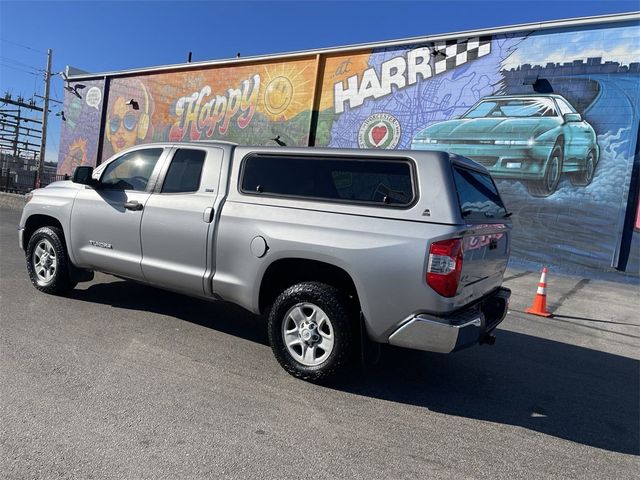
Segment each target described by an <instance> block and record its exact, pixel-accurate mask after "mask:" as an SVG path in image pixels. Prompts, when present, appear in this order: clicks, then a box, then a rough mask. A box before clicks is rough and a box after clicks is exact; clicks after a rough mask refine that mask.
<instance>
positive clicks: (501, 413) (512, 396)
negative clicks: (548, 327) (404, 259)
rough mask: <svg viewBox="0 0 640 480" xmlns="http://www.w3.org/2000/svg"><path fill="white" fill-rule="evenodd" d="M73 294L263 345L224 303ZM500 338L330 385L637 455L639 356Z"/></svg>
mask: <svg viewBox="0 0 640 480" xmlns="http://www.w3.org/2000/svg"><path fill="white" fill-rule="evenodd" d="M70 297H72V298H75V299H77V300H81V301H86V302H95V303H102V304H107V305H113V306H115V307H120V308H126V309H133V310H142V311H149V312H156V313H159V314H162V315H169V316H172V317H175V318H180V319H183V320H187V321H189V322H192V323H195V324H198V325H202V326H205V327H209V328H212V329H215V330H217V331H221V332H224V333H228V334H231V335H235V336H238V337H242V338H244V339H248V340H251V341H254V342H257V343H260V344H262V345H267V344H268V340H267V333H266V322H264V321H263V320H262V319H260V318H259V317H256V316H254V315H252V314H250V313H248V312H246V311H244V310H243V309H241V308H239V307H235V306H233V305H230V304H227V303H223V302H219V303H211V302H207V301H204V300H197V299H192V298H189V297H185V296H182V295H179V294H175V293H170V292H165V291H162V290H158V289H155V288H152V287H147V286H144V285H139V284H136V283H133V282H124V281H122V282H117V281H116V282H111V283H104V284H94V285H91V286H90V287H89V288H88V289H86V290H74V291H73V292H72V293H71V294H70ZM497 337H498V339H497V342H496V345H495V346H493V347H486V346H482V347H473V348H471V349H468V350H465V351H462V352H458V353H455V354H453V355H439V354H431V353H426V352H419V351H414V350H406V349H400V348H394V347H388V346H387V347H386V348H384V349H383V357H382V361H381V363H380V364H379V365H378V366H376V367H373V368H369V369H368V370H366V371H364V372H362V371H360V372H359V373H357V374H354V375H351V376H350V378H349V379H348V380H345V381H343V382H341V383H340V384H338V385H335V386H333V387H331V388H333V389H336V390H341V391H345V392H349V393H352V394H356V395H363V396H367V397H372V398H379V399H384V400H388V401H392V402H399V403H404V404H409V405H415V406H418V407H424V408H427V409H429V410H431V411H434V412H439V413H443V414H447V415H456V416H460V417H467V418H473V419H478V420H484V421H489V422H495V423H501V424H507V425H514V426H518V427H522V428H525V429H529V430H533V431H536V432H541V433H544V434H547V435H552V436H555V437H558V438H562V439H566V440H570V441H573V442H577V443H581V444H584V445H588V446H592V447H597V448H601V449H605V450H611V451H615V452H620V453H626V454H636V455H638V454H640V413H639V409H640V362H638V361H636V360H633V359H630V358H626V357H622V356H618V355H612V354H608V353H603V352H599V351H596V350H591V349H588V348H583V347H578V346H574V345H569V344H565V343H560V342H556V341H553V340H546V339H542V338H537V337H533V336H530V335H524V334H520V333H514V332H510V331H506V330H498V332H497ZM283 375H284V373H283ZM392 412H393V410H392V409H391V410H390V415H392V414H393V413H392Z"/></svg>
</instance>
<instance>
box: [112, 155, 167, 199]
mask: <svg viewBox="0 0 640 480" xmlns="http://www.w3.org/2000/svg"><path fill="white" fill-rule="evenodd" d="M162 152H163V149H162V148H147V149H144V150H136V151H134V152H129V153H125V154H124V155H122V156H121V157H120V158H118V159H116V160H114V161H113V162H111V163H110V164H109V165H107V167H106V168H105V169H104V173H103V174H102V177H101V178H100V184H101V185H102V188H108V189H112V190H135V191H138V192H143V191H144V190H146V188H147V183H149V178H150V177H151V174H152V173H153V169H154V168H155V166H156V163H158V159H159V158H160V155H162Z"/></svg>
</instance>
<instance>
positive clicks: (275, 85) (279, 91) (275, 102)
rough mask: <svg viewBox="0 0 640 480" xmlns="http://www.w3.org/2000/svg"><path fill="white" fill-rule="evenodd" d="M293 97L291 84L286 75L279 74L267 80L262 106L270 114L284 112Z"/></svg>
mask: <svg viewBox="0 0 640 480" xmlns="http://www.w3.org/2000/svg"><path fill="white" fill-rule="evenodd" d="M292 98H293V84H292V83H291V80H289V79H288V78H287V77H283V76H279V77H276V78H274V79H273V80H271V81H270V82H269V85H267V88H266V89H265V91H264V106H265V107H266V109H267V111H268V112H269V113H270V114H271V115H279V114H280V113H282V112H284V111H285V110H286V109H287V107H288V106H289V104H290V103H291V99H292Z"/></svg>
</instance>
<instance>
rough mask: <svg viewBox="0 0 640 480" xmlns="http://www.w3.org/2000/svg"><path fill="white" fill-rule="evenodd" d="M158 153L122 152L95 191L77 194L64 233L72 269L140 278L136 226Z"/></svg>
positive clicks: (158, 150) (155, 173)
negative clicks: (75, 264) (75, 266)
mask: <svg viewBox="0 0 640 480" xmlns="http://www.w3.org/2000/svg"><path fill="white" fill-rule="evenodd" d="M166 150H167V152H168V151H169V149H168V148H167V149H166ZM164 151H165V149H163V148H157V147H156V148H147V149H138V150H135V151H132V152H129V153H125V154H123V155H122V156H121V157H119V158H116V159H115V160H113V161H111V162H109V164H108V165H107V166H106V167H105V168H104V170H103V171H102V175H101V176H100V179H99V184H98V185H97V187H96V188H90V187H85V189H84V190H81V191H80V192H79V193H78V195H77V196H76V199H75V202H74V204H73V210H72V212H71V229H70V231H71V248H72V249H73V252H74V255H75V257H76V261H77V262H78V265H80V266H83V267H91V268H94V269H96V270H100V271H103V272H109V273H114V274H117V275H122V276H125V277H128V278H132V279H136V280H138V279H142V278H143V277H142V269H141V268H140V261H141V260H142V249H141V244H140V221H141V219H142V216H143V213H144V207H145V205H146V202H147V199H148V198H149V195H150V191H151V189H152V188H153V184H154V183H155V178H157V176H158V174H159V172H160V166H161V162H160V161H159V160H160V159H161V158H162V156H163V153H164Z"/></svg>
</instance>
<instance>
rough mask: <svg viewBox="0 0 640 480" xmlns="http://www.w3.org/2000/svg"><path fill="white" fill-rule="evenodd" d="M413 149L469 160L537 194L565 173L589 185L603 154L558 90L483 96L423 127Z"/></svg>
mask: <svg viewBox="0 0 640 480" xmlns="http://www.w3.org/2000/svg"><path fill="white" fill-rule="evenodd" d="M411 148H412V149H414V150H446V151H450V152H453V153H457V154H459V155H463V156H465V157H468V158H471V159H472V160H475V161H476V162H478V163H481V164H482V165H484V166H485V167H486V168H487V169H488V170H489V171H490V172H491V175H492V176H493V177H494V178H506V179H512V180H520V181H522V182H524V183H525V184H526V186H527V190H528V191H529V193H530V194H531V195H533V196H535V197H547V196H549V195H551V194H552V193H553V192H554V191H555V190H556V188H557V187H558V183H559V181H560V177H561V175H562V174H563V173H566V174H568V175H569V178H570V180H571V183H572V184H573V185H588V184H589V183H591V180H592V179H593V173H594V171H595V169H596V165H597V163H598V159H599V156H600V151H599V148H598V144H597V143H596V133H595V131H594V130H593V128H592V127H591V125H589V124H588V123H587V122H586V121H584V120H583V119H582V117H581V116H580V114H579V113H578V112H576V110H575V108H573V106H572V105H571V104H570V103H569V102H568V101H567V100H566V99H565V98H564V97H562V96H561V95H555V94H548V95H540V94H535V95H519V96H493V97H485V98H483V99H482V100H480V101H479V102H478V103H476V104H475V105H474V106H473V107H471V108H470V109H469V110H468V111H467V112H466V113H465V114H464V115H462V117H460V118H459V119H456V120H447V121H444V122H439V123H436V124H433V125H430V126H429V127H427V128H425V129H424V130H422V131H421V132H420V133H418V134H417V135H416V136H415V137H414V139H413V141H412V143H411Z"/></svg>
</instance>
